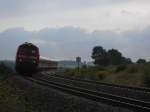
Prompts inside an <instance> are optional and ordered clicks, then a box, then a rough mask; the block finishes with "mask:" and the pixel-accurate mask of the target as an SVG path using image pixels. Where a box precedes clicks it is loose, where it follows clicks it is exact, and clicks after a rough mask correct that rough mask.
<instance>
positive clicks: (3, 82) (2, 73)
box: [0, 65, 32, 112]
mask: <svg viewBox="0 0 150 112" xmlns="http://www.w3.org/2000/svg"><path fill="white" fill-rule="evenodd" d="M9 74H11V70H10V69H9V68H7V67H6V66H4V65H0V112H32V107H31V105H30V104H29V103H28V102H27V101H26V98H25V96H24V92H23V91H21V90H20V89H18V88H15V87H12V86H11V85H10V84H9V83H8V82H7V78H8V77H9Z"/></svg>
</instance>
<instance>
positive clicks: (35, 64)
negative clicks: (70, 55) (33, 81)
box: [15, 42, 58, 75]
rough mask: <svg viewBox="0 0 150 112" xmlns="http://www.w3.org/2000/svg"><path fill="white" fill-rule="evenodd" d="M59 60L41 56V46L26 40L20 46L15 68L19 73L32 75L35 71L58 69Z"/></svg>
mask: <svg viewBox="0 0 150 112" xmlns="http://www.w3.org/2000/svg"><path fill="white" fill-rule="evenodd" d="M57 65H58V62H57V61H52V60H49V59H44V58H42V57H41V56H40V52H39V48H38V47H37V46H36V45H34V44H32V43H28V42H25V43H23V44H21V45H19V46H18V49H17V53H16V64H15V69H16V72H17V73H20V74H28V75H32V74H33V73H36V72H39V71H43V70H52V69H57Z"/></svg>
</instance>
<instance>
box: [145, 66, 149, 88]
mask: <svg viewBox="0 0 150 112" xmlns="http://www.w3.org/2000/svg"><path fill="white" fill-rule="evenodd" d="M144 83H145V85H146V86H147V87H150V64H149V65H146V66H145V68H144Z"/></svg>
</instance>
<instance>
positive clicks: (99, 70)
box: [65, 63, 150, 87]
mask: <svg viewBox="0 0 150 112" xmlns="http://www.w3.org/2000/svg"><path fill="white" fill-rule="evenodd" d="M65 72H66V74H67V75H69V76H72V77H77V78H82V79H89V80H95V81H100V82H105V83H111V84H118V85H127V86H136V87H150V63H146V64H130V65H118V66H110V67H90V68H81V69H80V70H79V71H78V70H77V69H67V70H66V71H65Z"/></svg>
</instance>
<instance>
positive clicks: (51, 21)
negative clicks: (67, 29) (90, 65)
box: [0, 0, 150, 31]
mask: <svg viewBox="0 0 150 112" xmlns="http://www.w3.org/2000/svg"><path fill="white" fill-rule="evenodd" d="M149 4H150V2H147V1H146V0H142V2H141V1H140V0H90V1H87V0H63V1H62V0H44V1H43V0H12V1H10V0H0V24H1V26H0V30H1V31H2V30H5V29H8V28H12V27H24V28H25V29H27V30H30V31H31V30H39V29H43V28H45V27H52V28H54V27H64V26H75V27H81V28H84V29H87V30H89V31H94V30H112V31H114V30H115V31H127V30H139V29H140V30H141V29H144V28H146V27H148V26H149V19H150V13H149V12H150V7H149Z"/></svg>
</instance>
